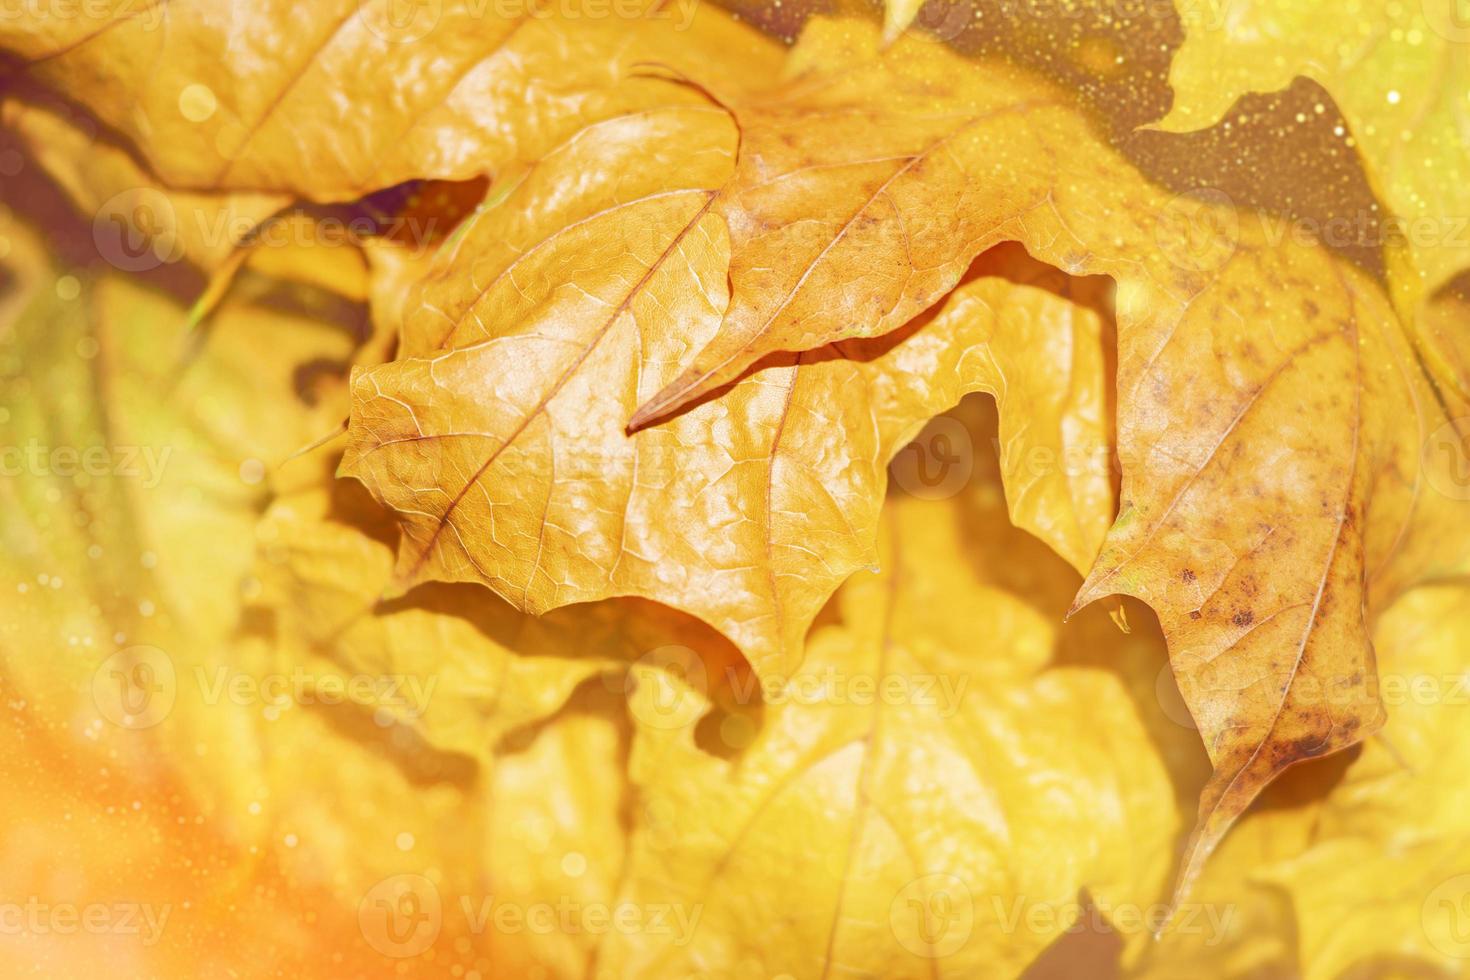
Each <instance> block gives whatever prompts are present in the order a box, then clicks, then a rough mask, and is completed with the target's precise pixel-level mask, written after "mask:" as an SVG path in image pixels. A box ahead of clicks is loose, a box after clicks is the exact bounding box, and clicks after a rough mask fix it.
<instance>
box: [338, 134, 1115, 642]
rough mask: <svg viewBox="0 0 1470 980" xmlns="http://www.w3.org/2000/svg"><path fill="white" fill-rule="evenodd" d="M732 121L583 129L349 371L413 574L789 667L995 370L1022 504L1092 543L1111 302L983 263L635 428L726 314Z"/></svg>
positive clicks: (1012, 261)
mask: <svg viewBox="0 0 1470 980" xmlns="http://www.w3.org/2000/svg"><path fill="white" fill-rule="evenodd" d="M735 138H736V136H735V131H734V128H733V127H732V125H731V123H730V121H729V119H728V117H727V116H726V115H725V113H723V112H722V111H720V110H719V109H717V108H713V107H709V106H701V107H689V106H681V105H674V106H669V107H666V108H663V109H660V110H652V109H650V110H647V111H645V112H643V113H641V114H638V115H634V116H628V117H621V118H617V119H613V120H609V121H607V122H604V123H602V124H599V125H596V126H593V127H591V128H588V129H586V130H583V131H581V132H579V133H577V134H575V135H574V136H573V137H571V138H570V139H569V140H568V141H567V143H566V144H565V145H564V147H563V148H562V149H560V150H558V151H556V152H555V153H553V154H552V155H550V156H548V157H547V158H545V159H543V160H541V161H539V162H538V163H537V165H536V166H535V167H534V168H533V169H532V170H531V172H530V173H529V175H528V176H527V177H526V179H525V181H524V182H523V183H521V184H520V185H519V186H518V187H517V188H516V190H515V191H513V192H512V193H511V194H510V195H509V196H508V197H507V198H506V199H505V200H504V201H503V202H502V203H500V204H498V205H497V206H496V207H494V208H492V209H490V210H489V211H487V212H485V213H483V214H482V215H481V216H480V217H479V218H478V219H477V220H476V222H475V223H474V224H473V225H472V226H471V227H470V228H469V229H468V230H467V231H466V232H465V233H464V235H463V236H462V238H461V239H460V241H459V243H458V245H457V247H456V251H455V253H454V254H453V255H450V256H446V257H445V259H444V260H443V261H441V262H439V263H437V264H436V268H435V270H434V272H433V273H432V274H431V276H430V277H429V279H428V280H427V281H426V283H425V285H424V288H423V292H422V294H421V295H420V296H419V298H418V300H417V310H416V312H415V313H414V314H413V315H412V316H410V318H409V319H408V321H407V322H406V323H405V325H404V329H403V334H402V343H401V347H400V359H399V360H397V361H395V362H394V363H393V364H390V365H386V366H384V367H382V368H378V369H375V370H371V371H366V372H363V373H361V374H359V375H358V376H357V378H356V379H355V381H354V410H353V417H352V422H351V429H350V434H351V444H350V445H349V448H348V451H347V455H346V457H345V459H344V462H343V472H344V473H346V474H349V475H353V476H356V477H358V478H359V479H361V480H363V481H364V482H365V483H366V484H367V485H368V487H369V489H371V490H372V491H373V492H374V494H375V495H377V496H378V497H379V499H381V500H383V501H384V502H385V503H388V504H389V505H391V506H392V507H393V508H394V509H395V510H396V511H398V513H399V515H400V519H401V521H402V526H403V528H404V539H403V544H402V546H401V548H400V553H399V566H398V581H399V587H400V588H403V587H406V586H408V585H412V584H414V583H416V582H420V581H425V580H429V579H435V580H443V581H479V582H483V583H485V584H487V585H490V586H491V587H492V588H494V589H495V590H496V591H497V592H498V593H499V594H500V595H502V596H504V597H505V598H507V599H509V600H510V601H512V602H514V603H516V604H517V605H519V606H521V607H522V608H526V609H529V610H532V611H536V612H542V611H545V610H547V609H552V608H555V607H557V606H562V605H566V604H568V603H574V602H582V601H587V600H590V599H595V598H601V597H604V596H609V595H620V594H633V595H643V596H647V597H650V598H655V599H658V600H660V601H663V602H666V603H668V604H670V605H673V606H675V607H677V608H680V609H684V610H686V611H688V612H691V613H694V614H695V615H698V616H700V617H701V618H703V619H705V620H706V621H707V622H710V623H712V624H713V625H715V626H716V627H717V628H719V629H721V630H722V631H724V632H725V633H726V634H727V635H729V636H730V637H731V638H732V639H734V640H735V641H736V642H737V643H738V644H740V646H741V647H742V649H743V650H745V652H746V653H747V655H748V656H750V657H752V658H753V660H754V661H755V663H756V664H757V667H758V668H759V669H763V670H764V669H769V668H773V667H774V668H776V669H785V668H783V667H782V666H781V665H783V664H785V665H789V664H790V662H791V661H792V659H793V658H794V656H795V655H796V654H797V652H798V651H799V648H800V642H801V638H802V636H803V635H804V634H805V631H806V628H807V626H808V625H809V623H810V622H811V619H812V617H813V616H814V615H815V613H816V611H817V609H818V608H819V607H820V606H821V605H822V603H823V602H825V601H826V599H827V597H828V596H829V595H830V594H831V592H832V590H833V589H834V588H835V587H836V586H837V584H838V583H839V582H840V581H841V580H842V578H844V577H846V575H848V574H849V573H850V572H851V571H852V570H853V569H855V568H859V567H863V566H865V565H869V564H871V563H872V562H873V560H874V557H873V554H872V534H873V531H872V527H873V522H874V520H875V518H876V511H877V507H878V504H879V501H880V500H881V495H882V492H883V485H884V475H883V468H884V466H885V465H886V463H887V461H888V460H889V458H891V457H892V455H893V454H894V453H895V452H896V451H897V450H898V448H899V447H900V446H902V445H903V444H904V443H905V442H906V441H907V440H908V439H909V438H910V437H911V436H912V435H913V434H914V433H915V431H916V430H917V429H918V427H919V426H921V425H922V424H923V423H924V422H925V421H927V420H928V418H929V417H931V416H932V415H934V414H935V413H937V412H939V411H942V410H943V409H945V408H947V407H949V406H950V405H952V404H954V403H955V402H957V401H958V400H959V398H960V396H961V395H963V394H964V393H965V392H966V391H970V390H980V389H983V390H989V391H991V392H995V393H998V394H1000V396H1001V398H1002V401H1003V403H1004V405H1005V410H1006V418H1007V427H1006V431H1005V433H1004V438H1005V440H1006V443H1007V448H1006V458H1007V463H1008V466H1009V473H1010V475H1011V476H1012V487H1011V489H1012V492H1013V501H1014V505H1015V509H1016V512H1017V514H1018V519H1020V520H1021V521H1022V522H1023V523H1024V524H1026V526H1028V527H1031V528H1033V529H1036V530H1037V531H1038V533H1041V534H1042V535H1043V536H1045V537H1046V538H1047V539H1048V540H1051V541H1055V542H1056V544H1057V547H1058V549H1059V550H1060V551H1062V552H1063V553H1064V554H1066V555H1067V556H1068V557H1069V558H1070V559H1071V560H1073V561H1074V562H1075V563H1077V564H1078V565H1079V567H1085V565H1086V563H1087V562H1088V561H1090V560H1091V558H1092V556H1093V555H1094V554H1095V553H1096V549H1097V547H1098V543H1099V541H1100V539H1101V535H1102V533H1103V531H1104V529H1105V527H1106V524H1107V522H1108V521H1109V520H1110V518H1111V514H1112V509H1113V500H1112V488H1111V483H1110V477H1109V473H1108V460H1109V455H1108V453H1109V447H1110V445H1111V438H1110V435H1109V433H1108V431H1107V419H1106V410H1105V398H1106V393H1105V390H1104V386H1105V383H1106V378H1105V363H1104V356H1103V353H1102V335H1101V330H1102V326H1101V318H1100V316H1099V314H1097V313H1096V312H1094V311H1092V310H1089V309H1086V308H1083V307H1078V306H1073V305H1071V304H1068V303H1067V302H1065V301H1064V300H1061V299H1058V298H1057V297H1055V296H1053V295H1052V294H1050V293H1047V292H1043V291H1041V290H1039V289H1035V288H1031V287H1026V286H1016V285H1012V284H1011V283H1010V282H1007V281H1005V280H1003V279H1000V278H998V277H986V276H985V275H984V273H986V272H989V271H991V270H989V269H986V268H985V267H984V266H983V264H982V266H981V267H978V268H977V269H976V273H977V278H975V279H974V280H973V281H971V282H970V283H968V284H967V285H966V286H964V287H962V288H961V289H960V290H959V291H957V292H956V294H955V296H954V298H953V299H952V301H951V302H950V303H949V304H948V305H947V306H945V307H944V308H943V309H942V310H941V311H940V312H939V313H938V314H937V316H936V317H935V318H934V319H933V320H932V322H930V323H929V324H927V325H923V326H918V327H916V328H915V329H914V330H911V331H910V332H909V334H908V335H907V336H904V337H897V336H896V337H894V338H889V339H887V340H885V341H883V342H881V343H871V344H868V345H867V346H866V347H862V346H857V347H851V348H834V349H832V350H831V351H829V352H825V353H818V354H816V355H809V356H805V357H802V358H796V359H792V360H788V361H787V362H786V363H784V364H782V365H781V366H779V367H777V368H774V369H773V370H771V371H770V372H768V373H766V374H765V375H762V376H759V377H755V378H752V379H750V380H749V381H746V382H742V383H741V384H739V385H736V386H735V387H734V389H733V390H731V391H730V392H728V393H727V394H725V395H724V396H723V397H721V398H720V399H719V400H718V401H714V402H711V403H709V404H707V405H705V406H703V407H702V408H700V409H698V410H696V411H694V412H691V413H688V414H687V415H684V416H682V417H680V418H678V419H676V420H673V421H671V422H670V423H668V424H666V425H662V426H658V427H655V428H651V429H647V430H645V431H643V432H640V433H638V434H637V435H636V436H634V437H632V438H629V437H628V436H627V435H626V433H625V432H624V425H623V423H624V421H625V420H626V419H627V417H628V416H629V415H630V414H631V412H632V409H633V408H634V407H636V405H637V404H638V403H639V401H640V400H641V399H643V398H645V397H646V396H647V395H648V394H650V393H651V392H653V391H656V390H657V389H658V387H659V386H660V385H662V384H663V383H664V382H665V380H666V379H667V378H669V377H670V376H671V374H670V372H671V370H672V369H673V368H674V367H675V366H676V365H677V363H678V361H679V360H680V358H681V357H682V356H684V354H685V353H686V352H687V351H689V350H692V349H696V348H698V347H699V346H700V344H701V343H702V342H703V340H704V339H706V338H707V337H709V336H710V335H712V333H713V331H714V330H715V329H716V328H717V327H718V325H719V322H720V317H721V315H722V314H723V312H724V309H725V269H726V263H727V261H728V257H727V256H728V253H727V248H728V246H727V244H726V236H725V232H724V225H723V222H722V221H721V220H720V218H719V217H718V215H716V214H715V213H713V211H712V210H711V205H712V203H713V199H714V196H715V195H716V193H717V189H718V188H719V186H720V185H721V182H722V181H724V180H727V179H728V177H729V173H730V166H731V156H732V154H733V151H734V144H735ZM635 160H636V161H638V163H637V165H636V166H635V165H634V163H633V161H635ZM624 161H626V166H624ZM630 173H631V174H632V175H637V176H630ZM571 174H576V175H578V176H577V180H578V182H579V184H580V187H579V188H578V192H577V193H575V194H569V193H568V192H567V189H566V188H567V175H571ZM1008 266H1010V267H1015V268H1017V269H1021V270H1028V268H1029V267H1028V266H1027V265H1026V264H1025V263H1024V262H1022V260H1021V258H1020V257H1019V256H1013V257H1011V258H1005V257H1001V258H999V259H997V264H996V268H995V270H994V271H996V272H1005V271H1006V269H1007V267H1008ZM1028 274H1035V273H1034V272H1028ZM569 277H570V278H569ZM673 325H676V326H677V329H671V326H673ZM834 439H835V441H834ZM1038 450H1045V451H1047V452H1049V453H1050V454H1051V455H1050V457H1049V461H1043V462H1042V463H1041V465H1038V464H1037V461H1036V459H1035V458H1034V453H1035V452H1036V451H1038ZM1079 455H1080V459H1079V458H1078V457H1079ZM1028 457H1029V458H1028ZM1063 458H1065V459H1066V460H1067V463H1068V465H1067V466H1062V465H1060V463H1059V462H1058V461H1060V460H1062V459H1063Z"/></svg>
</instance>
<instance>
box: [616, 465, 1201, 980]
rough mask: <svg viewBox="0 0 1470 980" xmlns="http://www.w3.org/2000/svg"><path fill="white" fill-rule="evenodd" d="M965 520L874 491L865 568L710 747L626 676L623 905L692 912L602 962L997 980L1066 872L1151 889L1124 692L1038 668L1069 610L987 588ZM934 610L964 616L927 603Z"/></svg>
mask: <svg viewBox="0 0 1470 980" xmlns="http://www.w3.org/2000/svg"><path fill="white" fill-rule="evenodd" d="M990 492H991V493H992V494H995V498H998V492H997V489H996V488H995V485H994V484H991V491H990ZM995 498H993V499H995ZM1002 514H1003V511H1001V510H1000V509H999V508H998V507H997V508H993V509H992V511H991V514H990V520H991V521H992V522H993V521H995V520H996V519H1000V520H1001V521H1002V522H1003V520H1004V518H1003V517H1002V516H1001V515H1002ZM979 517H980V514H979V513H977V512H976V511H973V510H971V509H970V508H969V507H968V498H965V497H956V498H950V499H948V500H945V501H921V500H915V499H911V498H908V499H904V498H900V499H897V500H895V501H892V502H891V504H890V507H889V508H888V509H887V510H886V511H885V515H884V530H883V533H882V542H883V543H882V547H881V553H882V571H881V572H879V573H877V574H873V573H869V572H860V573H858V574H857V575H856V576H854V577H853V578H852V579H851V580H849V581H848V582H847V583H846V584H845V585H844V586H843V588H842V590H841V591H840V592H839V593H838V599H837V600H836V605H835V608H834V619H835V621H829V622H827V623H826V624H824V625H821V626H819V627H818V628H817V629H816V630H815V631H814V632H813V634H812V637H811V641H810V644H809V646H808V650H807V656H806V658H805V660H804V661H803V662H802V665H801V667H800V668H799V669H798V670H797V671H796V672H794V673H793V674H791V675H790V676H789V677H785V678H781V679H780V683H779V684H776V685H773V686H771V687H770V688H768V689H767V691H766V696H765V701H766V702H767V703H766V707H765V716H764V720H763V723H762V725H761V727H760V729H759V731H753V730H752V729H750V728H749V727H748V726H749V725H750V722H749V720H748V719H747V718H745V717H743V716H741V715H738V714H737V715H731V716H727V717H726V718H725V720H724V721H723V722H722V724H721V725H720V732H721V735H722V737H724V738H725V739H727V740H729V741H730V742H732V743H735V744H741V743H742V742H745V741H748V742H749V745H748V747H746V748H745V749H744V750H743V752H741V753H740V754H739V755H738V756H737V757H736V758H734V759H731V760H723V759H720V758H717V757H713V756H711V755H709V754H707V753H705V752H703V751H702V750H701V749H699V748H698V747H697V745H696V739H695V726H696V721H697V719H698V718H699V717H700V715H701V713H702V712H704V711H705V710H706V708H707V707H708V700H707V699H706V698H705V696H704V695H703V693H702V690H701V688H702V686H703V685H702V684H700V683H690V682H689V681H687V680H686V677H687V676H688V675H687V672H686V677H680V676H679V675H678V674H677V673H675V672H669V671H663V670H657V669H653V668H652V667H648V666H640V667H639V668H637V670H638V676H639V679H640V687H639V689H638V691H637V692H636V693H635V695H634V702H633V717H634V720H635V724H636V725H637V734H636V736H635V740H634V748H633V757H632V760H631V771H632V776H633V779H634V781H635V783H636V784H637V788H638V803H637V808H636V813H637V816H638V819H637V821H636V823H635V826H634V832H633V840H632V851H631V853H630V856H629V870H628V872H627V875H626V884H625V887H624V890H623V892H622V895H621V897H622V898H623V899H624V900H628V901H632V902H635V903H640V904H644V903H649V902H654V901H658V902H667V903H673V904H674V906H675V908H681V909H684V910H686V911H690V912H692V911H693V910H696V909H697V910H698V911H699V913H700V917H699V920H698V925H697V928H695V929H694V930H693V932H692V935H690V936H688V937H681V936H677V935H663V936H659V935H641V934H632V935H610V936H608V937H607V940H606V941H605V942H604V946H603V950H602V954H601V956H600V958H599V963H600V964H601V965H604V966H608V967H610V968H612V969H614V970H615V971H618V972H621V973H624V974H629V975H633V974H638V975H675V974H682V973H683V972H685V971H688V970H691V969H697V968H698V964H702V963H722V964H724V963H728V964H735V965H736V966H735V967H734V969H733V972H734V973H749V974H751V975H755V974H759V975H776V974H782V973H785V974H790V975H793V976H817V975H823V974H833V975H835V974H837V973H839V972H843V971H855V972H862V973H874V974H880V975H883V976H896V977H909V976H930V975H932V971H934V970H939V971H941V972H944V973H956V974H963V975H976V976H1006V975H1015V974H1017V973H1019V972H1020V971H1021V970H1022V969H1023V968H1024V967H1025V966H1026V965H1027V964H1028V963H1029V962H1030V960H1031V959H1032V958H1033V957H1034V956H1036V955H1037V953H1039V952H1040V951H1041V950H1042V949H1043V948H1044V947H1046V946H1047V945H1048V944H1049V943H1050V942H1051V941H1052V940H1054V939H1055V938H1057V937H1058V936H1060V935H1061V934H1062V932H1063V931H1064V930H1066V929H1068V928H1069V927H1070V926H1071V925H1072V917H1073V916H1075V904H1074V903H1075V902H1076V901H1077V899H1078V893H1079V890H1080V889H1081V888H1083V887H1086V888H1088V889H1090V890H1091V891H1092V893H1093V894H1094V895H1096V896H1099V897H1101V898H1102V899H1103V900H1105V901H1107V902H1110V903H1124V902H1132V903H1137V904H1138V905H1139V906H1144V905H1147V904H1149V903H1152V902H1154V901H1156V900H1157V897H1158V895H1159V893H1160V892H1161V891H1162V890H1163V888H1164V886H1165V877H1166V875H1167V869H1168V864H1169V860H1170V848H1169V847H1168V846H1167V845H1166V846H1164V847H1160V848H1153V847H1147V846H1144V847H1140V846H1139V844H1140V843H1141V842H1143V841H1146V840H1154V841H1162V840H1166V839H1168V838H1169V837H1170V836H1171V835H1172V833H1173V831H1174V828H1176V827H1177V826H1178V824H1177V821H1178V814H1179V811H1178V810H1176V809H1175V807H1174V797H1173V790H1172V787H1171V786H1170V784H1169V782H1168V779H1167V778H1166V776H1165V773H1164V769H1163V766H1162V764H1161V762H1160V760H1159V758H1158V757H1157V755H1156V754H1155V752H1154V749H1153V748H1152V745H1151V743H1150V742H1149V740H1148V737H1147V735H1146V734H1145V730H1144V728H1143V726H1142V724H1141V721H1140V717H1139V711H1138V708H1137V707H1136V705H1135V703H1134V701H1133V700H1132V699H1131V698H1130V697H1129V696H1128V694H1127V693H1126V691H1125V689H1124V687H1123V685H1122V684H1121V683H1120V681H1119V678H1118V676H1117V675H1115V674H1114V673H1112V672H1111V671H1109V670H1108V669H1106V668H1100V667H1095V666H1081V665H1072V666H1066V665H1060V664H1053V663H1052V659H1053V657H1054V656H1056V655H1057V654H1058V651H1059V649H1060V648H1061V647H1062V646H1064V645H1065V643H1066V641H1065V639H1064V638H1063V634H1065V633H1066V632H1067V631H1068V630H1070V629H1075V628H1077V625H1078V624H1073V625H1072V626H1070V627H1060V626H1059V624H1058V622H1057V621H1056V620H1055V619H1054V618H1049V617H1046V616H1044V615H1042V614H1040V613H1039V612H1038V611H1037V610H1036V609H1035V608H1033V607H1032V606H1030V605H1028V603H1027V602H1026V601H1024V600H1023V599H1022V597H1021V595H1020V594H1018V593H1016V592H1012V591H1009V590H1008V589H1007V588H1006V587H1005V586H1003V585H1001V584H1000V582H999V581H998V580H999V579H1000V578H1002V577H1003V576H1002V574H1000V573H1001V569H1002V567H1003V566H1004V565H1005V564H1006V563H1007V562H1009V561H1012V560H1014V558H1015V557H1016V556H1014V555H1011V556H1001V555H991V554H990V553H989V549H987V548H984V547H981V546H979V545H978V543H977V542H976V540H975V539H974V538H972V537H971V536H970V534H971V533H972V532H973V531H974V530H975V529H976V524H975V523H973V522H975V521H976V520H977V519H978V518H979ZM982 526H983V525H982ZM1062 601H1065V600H1062ZM952 608H955V609H958V608H962V609H964V610H966V615H965V616H963V617H952V616H947V615H945V616H940V615H935V612H936V610H941V609H952ZM979 624H983V625H979ZM1104 625H1106V621H1105V619H1104ZM1109 629H1111V627H1109ZM1098 636H1100V637H1102V638H1104V639H1105V640H1107V639H1108V638H1109V635H1108V634H1107V633H1099V634H1098ZM1124 640H1125V638H1124V637H1122V636H1121V635H1120V634H1118V633H1117V631H1116V630H1113V631H1112V633H1111V642H1112V644H1113V648H1114V651H1115V653H1116V650H1117V648H1118V647H1119V646H1120V645H1121V643H1122V642H1123V641H1124ZM697 676H699V677H703V675H697ZM752 739H753V740H752ZM1124 760H1127V761H1124ZM773 893H774V894H778V895H780V896H781V898H780V902H781V909H782V911H781V914H780V915H779V916H772V914H771V907H770V902H771V899H770V898H769V897H768V896H770V895H771V894H773ZM1130 939H1131V940H1132V941H1135V942H1137V941H1143V942H1146V941H1147V936H1146V934H1145V933H1143V932H1142V931H1141V930H1138V929H1134V930H1132V934H1131V936H1130ZM681 940H682V941H681Z"/></svg>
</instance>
